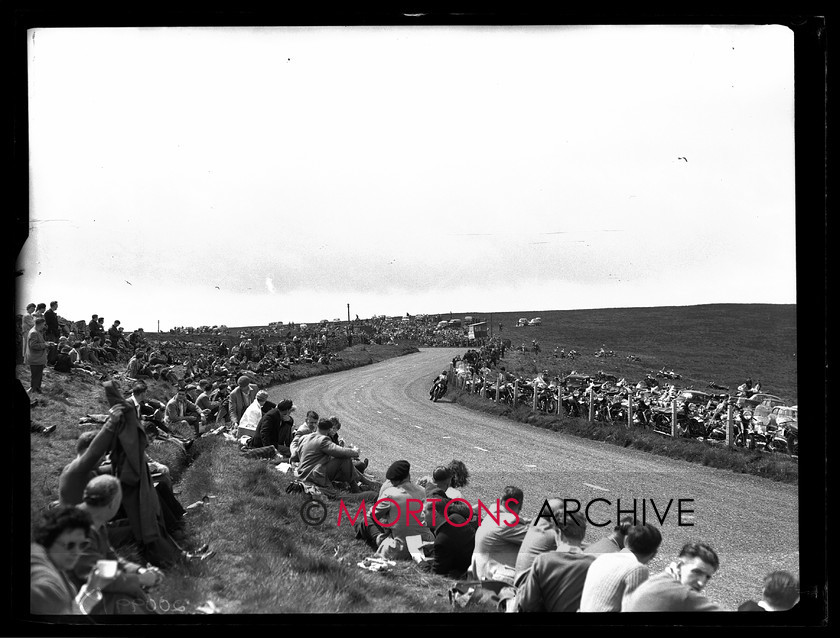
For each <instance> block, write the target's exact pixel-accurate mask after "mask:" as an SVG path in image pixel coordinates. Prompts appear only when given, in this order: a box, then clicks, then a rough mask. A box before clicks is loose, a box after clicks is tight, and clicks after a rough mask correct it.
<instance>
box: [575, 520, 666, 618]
mask: <svg viewBox="0 0 840 638" xmlns="http://www.w3.org/2000/svg"><path fill="white" fill-rule="evenodd" d="M661 543H662V534H661V533H660V532H659V530H658V529H656V528H655V527H654V526H653V525H650V524H645V525H634V526H633V527H631V528H630V529H629V530H628V532H627V537H626V540H625V544H626V547H625V548H624V549H622V550H621V551H620V552H608V553H605V554H601V555H599V556H598V557H597V558H596V559H595V562H593V563H592V565H590V566H589V571H588V572H587V574H586V582H585V583H584V585H583V593H582V595H581V599H580V611H584V612H590V611H595V612H597V611H621V607H622V602H623V601H624V600H626V599H627V597H628V596H630V594H632V593H633V592H634V591H635V590H636V588H637V587H638V586H639V585H641V584H642V583H643V582H645V581H646V580H647V579H648V576H649V575H650V573H649V572H648V568H647V567H646V565H647V564H648V563H649V562H650V561H651V560H653V557H654V556H656V552H657V551H659V545H660V544H661Z"/></svg>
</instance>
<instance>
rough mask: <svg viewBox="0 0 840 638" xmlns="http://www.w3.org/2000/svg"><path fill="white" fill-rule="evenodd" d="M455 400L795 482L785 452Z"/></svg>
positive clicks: (476, 399)
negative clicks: (780, 453)
mask: <svg viewBox="0 0 840 638" xmlns="http://www.w3.org/2000/svg"><path fill="white" fill-rule="evenodd" d="M447 396H448V397H449V398H451V399H452V400H453V401H454V402H455V403H458V404H459V405H463V406H464V407H467V408H469V409H471V410H477V411H480V412H486V413H488V414H494V415H496V416H501V417H505V418H508V419H511V420H513V421H518V422H520V423H527V424H529V425H533V426H535V427H539V428H543V429H546V430H551V431H553V432H563V433H566V434H571V435H573V436H578V437H581V438H586V439H592V440H595V441H605V442H607V443H611V444H613V445H617V446H620V447H630V448H634V449H637V450H642V451H644V452H650V453H651V454H656V455H659V456H666V457H669V458H672V459H681V460H683V461H689V462H691V463H699V464H701V465H706V466H709V467H715V468H720V469H725V470H732V471H733V472H739V473H741V474H753V475H755V476H761V477H763V478H768V479H771V480H773V481H779V482H781V483H790V484H794V485H795V484H797V483H798V481H799V464H798V462H797V461H796V460H795V459H792V458H790V457H788V456H785V455H779V454H767V453H762V452H757V451H754V450H745V449H743V448H733V449H729V448H727V447H726V446H723V445H719V444H715V443H704V442H702V441H697V440H695V439H679V438H678V439H674V438H671V437H668V436H664V435H662V434H657V433H655V432H652V431H650V430H643V429H638V428H632V429H628V428H625V427H622V426H618V425H605V424H602V423H599V422H593V423H590V422H589V421H588V420H587V419H584V418H574V417H568V416H564V415H548V414H542V413H535V412H533V411H532V410H531V409H529V408H528V407H526V406H521V405H520V406H516V407H513V406H509V405H504V404H502V405H499V404H496V403H495V402H494V401H491V400H490V399H485V398H482V397H480V396H476V395H474V394H470V393H469V392H464V391H463V390H450V392H449V393H448V394H447Z"/></svg>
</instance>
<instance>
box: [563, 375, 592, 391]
mask: <svg viewBox="0 0 840 638" xmlns="http://www.w3.org/2000/svg"><path fill="white" fill-rule="evenodd" d="M591 380H592V379H591V377H590V376H589V375H586V374H570V375H568V376H566V377H564V379H563V386H564V387H565V388H566V390H567V391H569V392H571V391H572V390H585V389H586V388H588V387H589V383H590V381H591Z"/></svg>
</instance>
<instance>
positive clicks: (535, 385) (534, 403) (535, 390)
mask: <svg viewBox="0 0 840 638" xmlns="http://www.w3.org/2000/svg"><path fill="white" fill-rule="evenodd" d="M531 409H532V410H533V411H534V412H536V411H537V381H536V379H534V401H533V405H532V407H531Z"/></svg>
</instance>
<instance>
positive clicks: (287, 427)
mask: <svg viewBox="0 0 840 638" xmlns="http://www.w3.org/2000/svg"><path fill="white" fill-rule="evenodd" d="M293 409H294V406H293V405H292V401H291V399H285V400H283V401H281V402H280V403H279V405H277V406H275V407H274V408H272V409H271V410H269V411H268V412H266V413H265V414H264V415H263V417H262V418H261V419H260V421H259V423H258V424H257V432H256V434H255V435H254V437H253V438H252V439H251V444H250V447H252V448H259V447H265V446H267V445H273V446H274V448H275V449H276V450H277V452H278V454H282V455H283V456H290V455H291V450H290V449H289V445H291V443H292V427H293V425H294V420H293V419H292V417H291V412H292V410H293Z"/></svg>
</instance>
